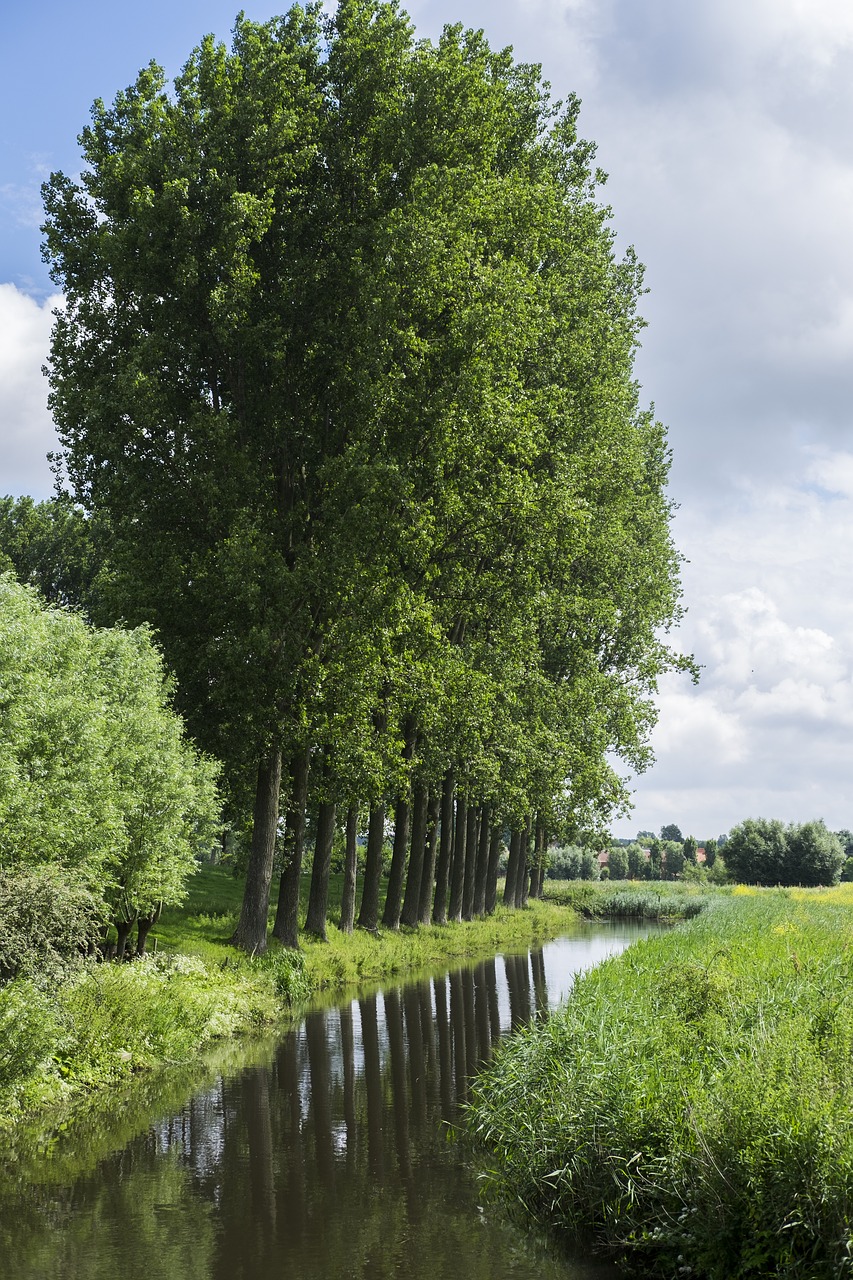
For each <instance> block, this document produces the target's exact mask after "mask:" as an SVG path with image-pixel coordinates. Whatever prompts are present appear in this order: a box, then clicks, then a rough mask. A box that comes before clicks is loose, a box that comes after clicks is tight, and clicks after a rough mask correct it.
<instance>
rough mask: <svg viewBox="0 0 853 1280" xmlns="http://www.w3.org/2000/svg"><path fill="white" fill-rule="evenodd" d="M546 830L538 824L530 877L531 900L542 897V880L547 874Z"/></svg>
mask: <svg viewBox="0 0 853 1280" xmlns="http://www.w3.org/2000/svg"><path fill="white" fill-rule="evenodd" d="M544 862H545V828H544V827H543V826H542V823H541V822H537V823H536V840H535V843H534V846H533V873H532V875H531V877H530V896H531V898H541V897H542V879H543V876H544V874H545V869H544Z"/></svg>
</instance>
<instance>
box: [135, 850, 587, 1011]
mask: <svg viewBox="0 0 853 1280" xmlns="http://www.w3.org/2000/svg"><path fill="white" fill-rule="evenodd" d="M308 885H309V882H308V877H307V876H303V877H302V884H301V890H302V893H301V899H302V900H301V917H300V918H301V919H302V920H304V918H305V912H306V909H307V905H308V904H307V897H308ZM342 885H343V877H342V876H340V875H337V876H335V875H333V876H332V878H331V883H330V892H329V900H330V904H331V905H330V911H329V921H330V923H329V926H328V930H327V934H328V940H327V941H326V942H322V941H318V940H317V939H314V938H311V937H309V936H308V935H302V938H301V941H300V951H301V954H302V956H303V958H304V960H303V963H304V975H305V978H306V979H307V982H308V985H309V987H310V990H311V991H312V992H320V991H327V990H341V989H343V988H344V987H346V986H350V985H353V984H356V983H361V982H366V981H373V980H377V979H380V978H386V977H393V976H395V975H397V974H400V973H404V972H409V971H412V970H416V969H425V968H428V967H430V966H432V965H436V964H440V963H441V962H442V961H444V960H447V959H453V958H461V959H465V958H468V957H481V956H488V955H493V954H494V953H495V951H496V950H497V949H498V948H512V947H513V946H519V947H520V946H524V945H526V944H527V943H529V942H532V941H535V940H537V939H540V938H545V937H553V935H554V934H555V933H557V932H559V930H560V929H561V928H565V927H566V925H567V923H569V922H570V921H571V920H572V919H573V918H574V914H575V913H574V912H571V913H569V912H567V911H566V904H564V903H560V902H557V901H549V902H531V904H530V905H529V907H528V908H527V910H525V911H510V910H507V909H505V908H504V907H501V906H499V907H498V909H497V910H496V912H495V914H494V915H493V916H489V917H488V918H487V919H484V920H472V921H467V922H463V923H461V924H448V925H439V926H428V927H422V928H419V929H407V928H401V929H399V930H393V929H383V928H380V929H378V930H377V931H376V933H375V934H374V933H366V932H365V931H364V930H361V929H356V930H355V931H354V932H353V933H352V934H344V933H341V932H340V930H339V929H338V928H337V925H336V924H335V923H334V922H335V921H336V920H337V918H338V915H339V912H340V898H341V890H342ZM242 892H243V886H242V882H241V881H239V880H237V879H235V878H234V876H232V875H231V874H230V873H229V872H228V871H227V870H226V869H225V868H222V867H203V868H202V869H201V870H200V871H199V873H198V875H197V876H195V877H194V879H193V882H192V884H191V886H190V894H189V897H188V898H187V901H186V903H185V904H184V905H183V907H181V908H180V909H179V910H176V909H172V910H171V911H167V912H164V914H163V918H162V920H161V921H160V922H159V924H158V926H157V928H156V930H155V932H154V935H153V936H155V937H156V939H157V945H158V948H160V949H165V950H167V951H171V952H180V953H182V954H188V955H196V956H199V957H201V958H203V959H205V960H206V961H208V962H215V963H219V964H222V963H223V962H226V963H227V964H228V965H229V966H235V967H237V968H245V967H246V966H250V965H251V963H252V962H251V961H249V960H248V959H247V958H246V957H245V956H244V955H243V954H242V953H241V952H238V951H236V950H235V949H234V948H233V947H230V946H229V945H228V939H229V938H230V936H231V934H232V933H233V932H234V927H235V925H236V923H237V918H238V915H239V911H240V903H241V900H242ZM274 916H275V907H274V904H273V905H271V906H270V916H269V924H270V928H272V922H273V919H274ZM267 954H268V957H269V959H268V960H267V963H269V964H274V963H276V962H275V961H274V960H273V959H272V957H273V956H275V955H276V954H281V951H280V949H279V948H278V946H277V944H276V943H275V941H274V940H271V942H270V949H269V952H268V953H267ZM302 995H303V998H304V992H303V993H302Z"/></svg>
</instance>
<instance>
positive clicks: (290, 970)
mask: <svg viewBox="0 0 853 1280" xmlns="http://www.w3.org/2000/svg"><path fill="white" fill-rule="evenodd" d="M254 964H255V965H256V966H257V967H258V968H260V969H261V970H262V971H263V972H264V973H267V974H269V975H270V977H271V978H272V980H273V984H274V986H275V991H276V995H277V996H278V997H279V999H280V1000H281V1001H282V1003H284V1004H287V1005H291V1006H292V1005H295V1004H304V1003H305V1001H306V1000H307V999H308V998H309V996H310V995H311V992H312V990H313V988H312V986H311V983H310V981H309V979H308V976H307V974H306V972H305V956H304V954H303V952H301V951H296V950H295V949H294V948H293V947H273V948H272V949H270V950H269V951H265V952H264V954H263V955H262V956H259V957H258V958H257V959H256V960H255V961H254Z"/></svg>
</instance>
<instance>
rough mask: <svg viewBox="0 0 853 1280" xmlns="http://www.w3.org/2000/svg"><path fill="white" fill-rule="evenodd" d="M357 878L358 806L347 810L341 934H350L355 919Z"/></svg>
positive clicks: (353, 805) (351, 806)
mask: <svg viewBox="0 0 853 1280" xmlns="http://www.w3.org/2000/svg"><path fill="white" fill-rule="evenodd" d="M357 876H358V805H357V804H351V805H350V807H349V809H348V810H347V849H346V858H345V861H344V887H343V892H342V894H341V933H352V926H353V921H354V919H355V884H356V877H357Z"/></svg>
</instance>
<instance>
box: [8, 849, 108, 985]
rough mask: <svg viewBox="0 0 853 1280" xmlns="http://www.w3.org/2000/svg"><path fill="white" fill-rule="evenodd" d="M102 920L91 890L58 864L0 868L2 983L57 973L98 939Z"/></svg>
mask: <svg viewBox="0 0 853 1280" xmlns="http://www.w3.org/2000/svg"><path fill="white" fill-rule="evenodd" d="M102 925H103V914H102V910H101V908H100V906H99V904H98V902H97V901H96V900H95V898H94V897H93V896H92V894H91V893H90V892H89V891H88V890H87V889H86V888H85V887H84V886H83V885H82V884H80V883H79V881H75V880H73V879H70V878H68V877H67V876H63V874H62V873H61V872H60V871H59V870H58V869H57V868H56V867H37V868H33V869H32V870H29V871H28V870H21V871H18V872H14V873H12V872H9V871H0V983H4V982H9V981H11V980H12V979H13V978H18V977H22V976H24V977H33V976H35V975H36V974H38V973H42V974H44V975H46V976H48V977H50V976H55V975H56V973H57V971H58V970H59V969H61V968H62V967H63V966H64V965H66V964H68V962H69V961H71V960H73V959H75V958H78V957H79V956H81V955H82V954H84V953H85V952H86V951H87V950H88V949H89V948H90V947H91V946H92V945H93V944H94V942H95V940H96V938H97V937H98V935H99V933H100V931H101V928H102Z"/></svg>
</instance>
